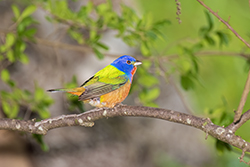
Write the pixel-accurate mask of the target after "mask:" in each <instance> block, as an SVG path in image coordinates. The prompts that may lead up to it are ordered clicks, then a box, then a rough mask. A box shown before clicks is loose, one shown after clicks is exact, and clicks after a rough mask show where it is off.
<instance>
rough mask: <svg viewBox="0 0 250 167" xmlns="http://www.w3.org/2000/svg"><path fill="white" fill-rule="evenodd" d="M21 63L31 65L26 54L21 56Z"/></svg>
mask: <svg viewBox="0 0 250 167" xmlns="http://www.w3.org/2000/svg"><path fill="white" fill-rule="evenodd" d="M20 61H21V62H22V63H23V64H28V63H29V58H28V56H27V55H26V54H24V53H23V54H21V55H20Z"/></svg>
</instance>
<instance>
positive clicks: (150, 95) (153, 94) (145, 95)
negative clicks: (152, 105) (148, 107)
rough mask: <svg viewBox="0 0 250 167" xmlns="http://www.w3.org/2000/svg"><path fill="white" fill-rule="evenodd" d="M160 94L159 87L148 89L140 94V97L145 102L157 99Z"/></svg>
mask: <svg viewBox="0 0 250 167" xmlns="http://www.w3.org/2000/svg"><path fill="white" fill-rule="evenodd" d="M159 95H160V89H159V88H158V87H156V88H153V89H147V90H144V91H142V92H141V93H140V94H139V97H140V99H141V100H142V101H143V102H151V101H153V100H155V99H156V98H157V97H159Z"/></svg>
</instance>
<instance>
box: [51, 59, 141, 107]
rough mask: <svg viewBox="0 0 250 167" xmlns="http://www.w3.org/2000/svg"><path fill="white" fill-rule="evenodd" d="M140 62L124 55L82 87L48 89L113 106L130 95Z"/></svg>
mask: <svg viewBox="0 0 250 167" xmlns="http://www.w3.org/2000/svg"><path fill="white" fill-rule="evenodd" d="M140 64H142V63H141V62H140V61H138V60H136V59H135V58H133V57H131V56H128V55H123V56H121V57H119V58H118V59H116V60H115V61H113V62H112V63H111V64H110V65H108V66H106V67H105V68H103V69H101V70H100V71H98V72H97V73H96V74H95V75H94V76H92V77H90V78H89V79H88V80H87V81H85V82H84V83H83V84H82V85H81V86H80V87H77V88H72V89H51V90H48V91H49V92H60V91H62V92H67V93H71V94H73V95H77V96H79V101H84V102H88V103H89V104H91V105H92V106H95V107H108V108H113V107H114V106H115V105H116V104H118V103H121V102H122V101H123V100H124V99H125V98H126V97H127V96H128V93H129V90H130V86H131V83H132V80H133V76H134V74H135V72H136V69H137V65H140Z"/></svg>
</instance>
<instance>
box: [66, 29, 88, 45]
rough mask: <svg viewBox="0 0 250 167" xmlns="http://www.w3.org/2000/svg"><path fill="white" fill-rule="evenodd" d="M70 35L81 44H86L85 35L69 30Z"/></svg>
mask: <svg viewBox="0 0 250 167" xmlns="http://www.w3.org/2000/svg"><path fill="white" fill-rule="evenodd" d="M68 32H69V35H70V36H71V37H72V38H73V39H75V40H76V41H77V42H78V43H79V44H83V43H84V39H83V35H82V34H81V33H79V32H77V31H76V30H72V29H69V31H68Z"/></svg>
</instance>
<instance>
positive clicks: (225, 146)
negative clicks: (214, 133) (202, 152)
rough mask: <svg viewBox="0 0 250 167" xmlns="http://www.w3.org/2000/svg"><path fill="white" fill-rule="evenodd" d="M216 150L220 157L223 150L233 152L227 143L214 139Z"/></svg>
mask: <svg viewBox="0 0 250 167" xmlns="http://www.w3.org/2000/svg"><path fill="white" fill-rule="evenodd" d="M216 149H217V151H218V153H219V154H220V155H222V154H223V153H224V151H225V150H227V151H232V150H233V148H232V146H231V145H229V144H228V143H225V142H223V141H221V140H218V139H216Z"/></svg>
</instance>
